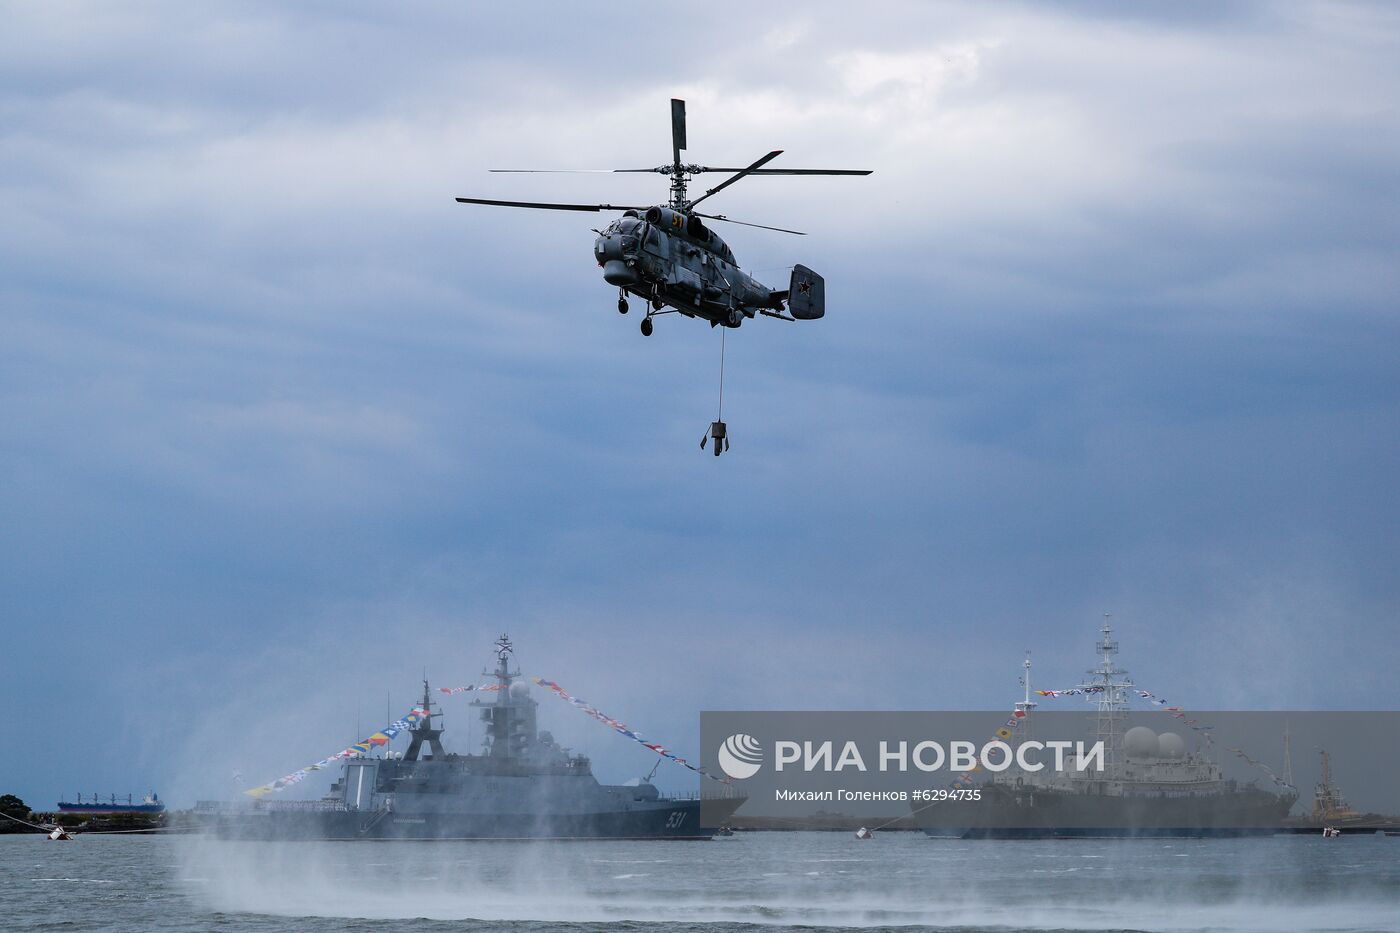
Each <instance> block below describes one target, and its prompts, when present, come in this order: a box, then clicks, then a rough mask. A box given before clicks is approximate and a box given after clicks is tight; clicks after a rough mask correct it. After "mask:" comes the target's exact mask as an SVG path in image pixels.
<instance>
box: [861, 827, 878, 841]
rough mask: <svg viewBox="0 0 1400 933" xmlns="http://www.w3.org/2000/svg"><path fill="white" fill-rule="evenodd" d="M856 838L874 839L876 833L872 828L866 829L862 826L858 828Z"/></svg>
mask: <svg viewBox="0 0 1400 933" xmlns="http://www.w3.org/2000/svg"><path fill="white" fill-rule="evenodd" d="M856 838H857V839H874V838H875V834H874V833H872V832H871V831H870V830H868V829H866V828H865V827H864V826H862V827H861V828H860V829H858V830H856Z"/></svg>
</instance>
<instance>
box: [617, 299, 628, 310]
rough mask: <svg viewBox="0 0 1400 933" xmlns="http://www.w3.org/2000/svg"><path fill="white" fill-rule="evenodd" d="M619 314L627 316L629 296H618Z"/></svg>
mask: <svg viewBox="0 0 1400 933" xmlns="http://www.w3.org/2000/svg"><path fill="white" fill-rule="evenodd" d="M617 313H618V314H626V313H627V296H626V295H618V296H617Z"/></svg>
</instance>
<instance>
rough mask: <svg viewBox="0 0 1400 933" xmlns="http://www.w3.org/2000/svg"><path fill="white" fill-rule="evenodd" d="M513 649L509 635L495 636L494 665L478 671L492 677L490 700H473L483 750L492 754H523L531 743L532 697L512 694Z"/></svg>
mask: <svg viewBox="0 0 1400 933" xmlns="http://www.w3.org/2000/svg"><path fill="white" fill-rule="evenodd" d="M514 652H515V646H514V645H512V644H511V641H510V636H509V635H506V634H502V635H501V637H500V638H497V639H496V669H495V670H486V671H482V673H483V674H484V675H485V676H488V677H494V678H495V679H496V684H495V689H496V697H495V699H494V700H493V701H492V702H489V703H488V702H483V701H482V700H475V701H473V703H472V705H473V706H478V707H481V719H482V721H483V722H485V723H486V750H485V753H486V754H487V755H488V756H490V757H492V758H498V759H499V758H523V757H527V756H528V755H529V753H530V749H531V747H532V746H533V745H534V744H535V740H536V731H535V701H534V700H532V699H531V698H530V696H529V693H528V691H527V692H525V693H522V694H520V695H518V696H517V695H516V694H515V693H513V692H512V691H511V689H510V688H511V685H512V684H513V683H514V681H515V679H516V678H517V677H519V676H520V670H519V669H518V668H517V669H516V670H511V668H510V656H511V655H512V654H513V653H514Z"/></svg>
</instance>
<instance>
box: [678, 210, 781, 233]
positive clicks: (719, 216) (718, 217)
mask: <svg viewBox="0 0 1400 933" xmlns="http://www.w3.org/2000/svg"><path fill="white" fill-rule="evenodd" d="M693 213H694V214H695V216H696V217H704V218H705V219H706V220H722V221H724V222H725V223H727V224H739V225H740V226H741V227H757V228H758V229H760V230H776V231H777V232H779V233H795V234H797V235H798V236H806V235H807V234H805V233H803V232H802V231H801V230H788V229H786V228H785V227H770V226H768V225H767V224H751V223H749V222H748V221H747V220H731V219H729V218H728V217H725V216H724V215H723V214H702V213H700V212H699V211H693Z"/></svg>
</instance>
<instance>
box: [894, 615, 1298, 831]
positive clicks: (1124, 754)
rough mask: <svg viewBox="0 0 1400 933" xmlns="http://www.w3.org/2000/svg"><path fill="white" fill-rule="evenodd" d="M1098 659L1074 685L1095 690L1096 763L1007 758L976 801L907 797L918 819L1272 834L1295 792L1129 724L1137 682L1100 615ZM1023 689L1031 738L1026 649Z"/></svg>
mask: <svg viewBox="0 0 1400 933" xmlns="http://www.w3.org/2000/svg"><path fill="white" fill-rule="evenodd" d="M1097 649H1098V653H1099V663H1098V664H1097V665H1096V666H1095V667H1094V668H1092V669H1090V670H1089V672H1088V673H1089V677H1088V679H1087V680H1086V681H1085V682H1083V683H1081V684H1079V685H1078V687H1077V688H1076V689H1077V692H1081V693H1084V694H1086V695H1088V696H1091V697H1093V698H1095V699H1096V700H1097V709H1096V710H1095V712H1094V714H1093V715H1092V716H1091V717H1090V728H1089V731H1090V734H1091V735H1092V736H1093V737H1094V738H1095V739H1096V740H1098V741H1102V742H1103V746H1104V751H1105V754H1104V767H1103V769H1102V770H1097V769H1085V770H1078V769H1075V768H1069V769H1066V770H1063V771H1052V770H1050V769H1045V770H1041V771H1027V770H1022V769H1020V768H1019V767H1014V766H1013V767H1011V768H1008V769H1007V770H1005V771H1000V772H997V773H996V774H993V775H992V776H991V777H989V778H988V779H987V780H985V781H983V782H981V783H979V784H977V785H976V789H977V790H978V791H979V792H980V793H979V798H978V799H977V800H975V801H962V802H958V803H956V804H952V805H946V804H939V805H926V804H914V805H913V806H912V809H913V811H914V821H915V824H916V825H917V826H918V827H919V828H921V829H923V830H924V832H925V833H927V834H928V835H930V836H936V837H956V838H1027V839H1037V838H1040V839H1043V838H1073V837H1120V836H1146V837H1164V836H1181V837H1207V836H1251V835H1271V834H1273V833H1275V832H1278V831H1279V828H1280V827H1281V826H1282V825H1283V823H1284V820H1285V818H1286V817H1287V815H1288V812H1289V810H1290V809H1291V808H1292V806H1293V804H1294V802H1295V801H1296V800H1297V797H1298V794H1297V791H1296V790H1294V789H1293V788H1292V787H1290V786H1287V785H1283V786H1282V787H1281V788H1280V790H1279V791H1278V792H1275V791H1272V790H1267V789H1264V788H1261V787H1258V786H1255V785H1253V784H1248V783H1240V782H1238V781H1235V780H1228V779H1226V778H1225V777H1224V774H1223V771H1222V769H1221V767H1220V765H1219V764H1218V763H1217V762H1215V761H1213V760H1212V759H1211V757H1210V755H1209V754H1208V753H1207V752H1205V751H1202V750H1199V749H1197V750H1189V749H1188V748H1187V745H1186V742H1185V740H1184V739H1182V737H1181V736H1180V735H1178V734H1176V733H1174V732H1162V733H1161V734H1160V735H1159V734H1158V733H1157V732H1155V731H1154V730H1152V729H1150V728H1148V727H1147V726H1142V725H1138V726H1132V727H1131V728H1127V727H1126V720H1127V716H1126V713H1127V709H1128V699H1129V696H1130V695H1131V691H1132V690H1133V687H1134V684H1133V682H1132V680H1131V679H1130V678H1129V677H1128V672H1127V671H1126V670H1123V669H1122V668H1120V667H1118V665H1117V662H1116V655H1117V653H1118V642H1117V641H1116V640H1115V639H1114V637H1113V630H1112V628H1111V627H1110V626H1109V624H1108V622H1107V620H1105V622H1104V625H1103V628H1102V629H1101V637H1100V639H1099V641H1098V645H1097ZM1024 668H1025V674H1024V676H1023V677H1022V685H1023V686H1024V688H1025V697H1024V699H1022V700H1019V701H1017V702H1016V704H1015V713H1014V715H1015V716H1016V717H1018V718H1020V721H1021V722H1022V723H1024V724H1026V725H1023V726H1022V727H1021V728H1020V729H1019V730H1018V732H1019V734H1018V735H1017V736H1016V741H1017V742H1025V741H1029V740H1030V738H1031V729H1032V727H1031V726H1030V725H1029V724H1030V723H1031V722H1033V721H1034V718H1035V717H1033V716H1031V713H1032V712H1033V711H1034V710H1035V708H1036V706H1037V704H1036V703H1035V702H1034V701H1033V700H1032V699H1031V687H1030V658H1029V657H1027V658H1026V661H1025V662H1024Z"/></svg>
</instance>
